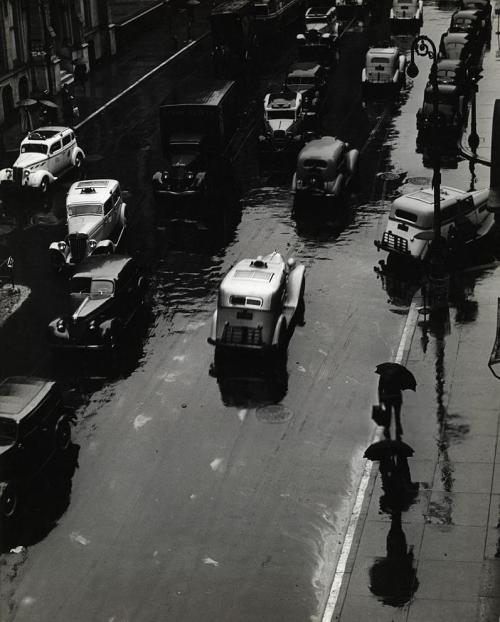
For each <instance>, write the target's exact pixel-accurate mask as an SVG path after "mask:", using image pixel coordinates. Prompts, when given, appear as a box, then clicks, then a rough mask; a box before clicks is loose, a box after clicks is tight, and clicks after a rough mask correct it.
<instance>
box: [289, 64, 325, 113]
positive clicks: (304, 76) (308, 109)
mask: <svg viewBox="0 0 500 622" xmlns="http://www.w3.org/2000/svg"><path fill="white" fill-rule="evenodd" d="M286 88H287V89H288V90H290V91H294V92H295V93H300V94H301V95H302V106H303V110H304V113H305V114H310V115H315V114H317V113H318V112H319V110H320V107H321V104H322V100H323V97H324V94H325V92H326V75H325V68H324V67H323V66H322V65H321V64H319V63H317V62H303V61H302V62H301V61H299V62H296V63H293V64H292V65H291V66H290V68H289V70H288V75H287V77H286Z"/></svg>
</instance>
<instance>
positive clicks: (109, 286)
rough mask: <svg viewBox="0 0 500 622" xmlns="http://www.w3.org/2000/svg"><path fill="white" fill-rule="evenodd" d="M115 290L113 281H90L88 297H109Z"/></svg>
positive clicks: (94, 298)
mask: <svg viewBox="0 0 500 622" xmlns="http://www.w3.org/2000/svg"><path fill="white" fill-rule="evenodd" d="M114 290H115V284H114V283H113V281H104V280H96V281H94V280H93V281H92V284H91V286H90V298H91V299H93V300H96V299H98V298H109V297H110V296H111V295H112V294H113V292H114Z"/></svg>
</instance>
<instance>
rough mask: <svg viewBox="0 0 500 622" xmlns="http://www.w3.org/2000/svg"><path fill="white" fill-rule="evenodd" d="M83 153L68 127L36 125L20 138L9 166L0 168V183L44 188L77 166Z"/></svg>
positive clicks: (80, 162) (6, 185) (2, 184)
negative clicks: (12, 162) (16, 154)
mask: <svg viewBox="0 0 500 622" xmlns="http://www.w3.org/2000/svg"><path fill="white" fill-rule="evenodd" d="M84 160H85V154H84V152H83V150H82V149H80V147H79V146H78V145H77V143H76V137H75V133H74V131H73V130H72V129H71V128H69V127H59V126H47V127H39V128H38V129H36V130H33V131H32V132H29V133H28V135H27V136H26V138H24V140H23V141H22V142H21V147H20V153H19V156H18V157H17V159H16V161H15V162H14V164H13V165H12V167H9V168H4V169H2V170H0V186H2V187H4V188H5V187H7V188H9V187H10V188H12V189H29V188H31V189H36V190H38V191H40V192H41V193H45V192H47V190H48V188H49V186H50V184H52V183H54V182H55V181H57V180H58V179H59V178H60V177H61V176H62V175H64V174H65V173H67V172H68V171H70V170H72V169H79V168H80V167H81V166H82V165H83V162H84Z"/></svg>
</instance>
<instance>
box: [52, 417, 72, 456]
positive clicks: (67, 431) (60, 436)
mask: <svg viewBox="0 0 500 622" xmlns="http://www.w3.org/2000/svg"><path fill="white" fill-rule="evenodd" d="M55 432H56V444H57V449H59V451H66V449H68V447H69V444H70V442H71V426H70V425H69V421H68V420H67V419H65V418H61V419H59V421H58V422H57V423H56V430H55Z"/></svg>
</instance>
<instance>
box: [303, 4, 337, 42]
mask: <svg viewBox="0 0 500 622" xmlns="http://www.w3.org/2000/svg"><path fill="white" fill-rule="evenodd" d="M305 19H306V32H308V31H310V30H315V31H316V32H318V33H320V34H322V35H323V34H327V35H334V36H335V37H336V36H337V35H338V28H339V27H338V22H337V12H336V10H335V7H334V6H312V7H310V8H308V9H307V11H306V17H305Z"/></svg>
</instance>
